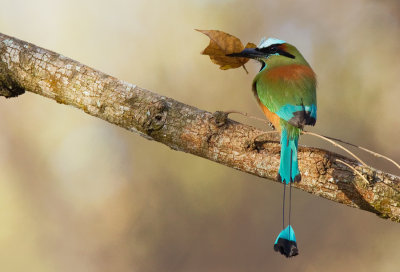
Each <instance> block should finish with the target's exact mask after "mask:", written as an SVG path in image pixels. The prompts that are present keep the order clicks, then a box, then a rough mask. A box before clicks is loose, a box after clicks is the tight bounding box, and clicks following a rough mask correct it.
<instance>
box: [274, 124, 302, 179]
mask: <svg viewBox="0 0 400 272" xmlns="http://www.w3.org/2000/svg"><path fill="white" fill-rule="evenodd" d="M289 126H290V125H287V126H283V127H282V133H281V162H280V165H279V172H278V180H280V181H282V182H284V183H286V184H289V182H294V181H300V180H301V175H300V171H299V166H298V163H297V146H298V142H299V135H300V130H299V129H298V128H294V127H289Z"/></svg>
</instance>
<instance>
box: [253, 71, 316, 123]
mask: <svg viewBox="0 0 400 272" xmlns="http://www.w3.org/2000/svg"><path fill="white" fill-rule="evenodd" d="M253 86H254V89H255V90H254V91H255V92H256V95H257V96H258V98H259V99H260V101H261V102H262V103H263V104H264V105H265V106H266V107H267V108H268V109H269V110H270V111H271V112H274V113H276V114H277V115H278V116H279V117H280V118H282V119H283V120H286V121H287V122H289V123H290V124H292V125H294V126H296V127H303V126H304V125H314V124H315V121H316V119H317V103H316V102H317V99H316V90H315V89H316V81H315V77H306V76H302V77H298V78H297V79H296V80H289V79H288V78H287V77H276V76H274V77H271V76H269V71H268V70H264V71H262V72H260V73H259V74H258V75H257V76H256V78H255V79H254V82H253Z"/></svg>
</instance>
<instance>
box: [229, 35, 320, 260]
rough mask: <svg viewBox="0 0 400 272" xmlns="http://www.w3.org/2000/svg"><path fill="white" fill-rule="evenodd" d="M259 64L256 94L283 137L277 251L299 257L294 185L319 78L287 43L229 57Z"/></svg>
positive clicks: (267, 42) (268, 43)
mask: <svg viewBox="0 0 400 272" xmlns="http://www.w3.org/2000/svg"><path fill="white" fill-rule="evenodd" d="M227 56H229V57H244V58H249V59H254V60H257V61H259V62H260V63H261V69H260V71H259V72H258V74H257V75H256V76H255V78H254V80H253V84H252V91H253V94H254V96H255V98H256V100H257V102H258V104H259V106H260V107H261V109H262V111H263V113H264V114H265V116H266V117H267V119H268V120H269V122H270V123H271V124H272V126H273V128H274V129H276V130H277V131H278V132H280V134H281V140H280V145H281V152H280V164H279V170H278V175H277V179H278V180H279V181H281V182H282V183H283V224H282V231H281V232H280V233H279V235H278V237H277V238H276V240H275V244H274V250H275V251H277V252H280V253H281V254H282V255H284V256H286V257H293V256H296V255H298V254H299V250H298V247H297V242H296V236H295V233H294V230H293V228H292V226H291V224H290V216H291V196H292V183H293V182H300V181H301V174H300V171H299V167H298V156H297V150H298V141H299V136H300V133H301V131H302V130H303V129H304V126H305V125H311V126H314V125H315V123H316V120H317V97H316V85H317V81H316V75H315V73H314V71H313V69H312V68H311V66H310V65H309V64H308V62H307V61H306V60H305V58H304V57H303V55H302V54H301V53H300V52H299V50H297V48H296V47H295V46H293V45H291V44H289V43H287V42H286V41H284V40H280V39H277V38H268V39H266V38H263V39H262V40H261V42H260V43H259V44H258V46H257V47H255V48H245V49H244V50H243V51H241V52H237V53H232V54H227ZM288 184H289V188H290V196H289V224H288V226H287V227H286V228H285V190H286V185H288Z"/></svg>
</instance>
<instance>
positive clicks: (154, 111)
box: [143, 100, 168, 134]
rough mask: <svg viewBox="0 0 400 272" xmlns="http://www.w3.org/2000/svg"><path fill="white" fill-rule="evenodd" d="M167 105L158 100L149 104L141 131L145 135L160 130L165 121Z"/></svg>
mask: <svg viewBox="0 0 400 272" xmlns="http://www.w3.org/2000/svg"><path fill="white" fill-rule="evenodd" d="M167 114H168V105H167V102H165V100H158V101H157V102H155V103H154V104H151V106H149V107H148V108H147V110H146V118H145V120H144V122H143V129H144V130H145V131H146V133H147V134H151V133H152V132H154V131H157V130H160V129H161V128H162V127H163V126H164V124H165V120H166V119H167Z"/></svg>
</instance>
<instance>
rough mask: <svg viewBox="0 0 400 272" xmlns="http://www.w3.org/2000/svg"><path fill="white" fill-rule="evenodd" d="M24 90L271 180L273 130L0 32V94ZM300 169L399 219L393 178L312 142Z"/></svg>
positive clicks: (346, 197) (307, 186) (339, 194)
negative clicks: (267, 131) (190, 103)
mask: <svg viewBox="0 0 400 272" xmlns="http://www.w3.org/2000/svg"><path fill="white" fill-rule="evenodd" d="M25 91H29V92H33V93H36V94H39V95H42V96H45V97H48V98H51V99H53V100H55V101H57V102H58V103H62V104H66V105H72V106H74V107H76V108H79V109H82V110H83V111H85V112H86V113H88V114H90V115H93V116H95V117H98V118H101V119H103V120H105V121H107V122H110V123H113V124H116V125H118V126H120V127H123V128H126V129H128V130H130V131H132V132H135V133H139V134H140V135H141V136H143V137H145V138H147V139H151V140H155V141H158V142H161V143H163V144H165V145H167V146H169V147H171V148H172V149H174V150H179V151H184V152H187V153H191V154H194V155H197V156H200V157H203V158H206V159H209V160H212V161H215V162H218V163H221V164H223V165H226V166H229V167H232V168H235V169H238V170H240V171H244V172H247V173H250V174H253V175H256V176H259V177H263V178H267V179H270V180H274V181H277V180H276V176H277V171H278V166H279V156H280V155H279V153H280V146H279V139H278V138H276V134H273V133H272V134H271V133H270V134H264V135H262V134H263V131H260V130H257V129H256V128H254V127H251V126H247V125H244V124H241V123H238V122H235V121H232V120H230V119H227V118H226V117H227V115H226V114H224V113H221V112H216V113H214V114H211V113H209V112H207V111H203V110H200V109H197V108H195V107H192V106H188V105H185V104H183V103H180V102H178V101H176V100H174V99H171V98H168V97H165V96H161V95H158V94H156V93H153V92H151V91H148V90H145V89H143V88H140V87H138V86H136V85H133V84H130V83H127V82H124V81H122V80H119V79H117V78H114V77H111V76H109V75H106V74H104V73H102V72H100V71H97V70H94V69H92V68H90V67H87V66H85V65H83V64H81V63H79V62H77V61H74V60H72V59H69V58H66V57H64V56H62V55H59V54H57V53H54V52H52V51H49V50H46V49H43V48H40V47H37V46H35V45H33V44H30V43H27V42H24V41H21V40H18V39H15V38H12V37H9V36H6V35H3V34H0V96H5V97H6V98H9V97H15V96H18V95H21V94H23V93H24V92H25ZM260 135H262V136H260ZM337 159H338V160H340V161H343V162H345V163H346V164H348V165H350V166H351V167H353V168H354V169H356V170H357V171H358V172H359V173H361V174H362V175H363V177H364V178H365V179H366V180H368V182H369V184H366V183H365V180H364V179H363V178H361V177H360V176H359V175H357V174H356V173H354V171H353V170H352V169H351V168H349V167H348V166H347V165H346V164H343V163H341V162H339V161H337ZM299 167H300V170H301V173H302V180H301V182H300V183H295V184H294V186H295V187H297V188H300V189H302V190H304V191H306V192H309V193H312V194H314V195H318V196H321V197H324V198H327V199H330V200H333V201H336V202H339V203H343V204H346V205H348V206H351V207H356V208H360V209H363V210H366V211H370V212H373V213H375V214H377V215H379V216H381V217H383V218H390V219H391V220H393V221H396V222H400V178H399V177H397V176H394V175H391V174H388V173H384V172H382V171H379V170H376V169H373V168H372V167H368V166H362V165H361V164H359V163H357V162H356V161H354V160H352V159H349V158H346V157H343V156H341V155H338V154H335V153H332V152H329V151H326V150H322V149H318V148H311V147H300V149H299Z"/></svg>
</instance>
